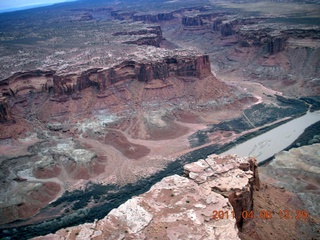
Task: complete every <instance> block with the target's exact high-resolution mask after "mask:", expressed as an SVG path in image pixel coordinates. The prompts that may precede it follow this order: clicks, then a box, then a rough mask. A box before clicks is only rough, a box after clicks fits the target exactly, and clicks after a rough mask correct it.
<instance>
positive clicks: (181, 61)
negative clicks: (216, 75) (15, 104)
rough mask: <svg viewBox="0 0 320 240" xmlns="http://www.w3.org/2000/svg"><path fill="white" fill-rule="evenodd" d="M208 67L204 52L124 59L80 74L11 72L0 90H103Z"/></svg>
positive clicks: (198, 73)
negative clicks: (125, 82)
mask: <svg viewBox="0 0 320 240" xmlns="http://www.w3.org/2000/svg"><path fill="white" fill-rule="evenodd" d="M210 71H211V70H210V61H209V57H208V55H200V56H186V57H182V56H172V57H169V56H168V57H165V58H163V59H162V60H159V61H156V62H136V61H124V62H122V63H120V64H119V65H115V66H113V67H111V68H109V69H102V68H94V69H89V70H87V71H84V72H82V73H80V74H79V73H73V74H68V75H59V74H57V73H56V72H55V71H50V72H46V71H33V72H25V73H21V74H15V75H13V76H11V77H10V78H8V79H6V80H4V81H3V83H6V84H2V85H3V86H4V87H3V88H2V89H1V90H2V92H3V95H4V94H7V95H9V96H11V97H13V96H15V97H17V96H19V95H24V94H26V93H29V92H30V91H32V92H33V93H36V92H50V91H51V90H53V92H54V95H55V96H56V97H58V96H61V95H70V96H71V95H72V94H76V93H78V92H80V91H81V90H83V89H85V88H88V87H98V90H99V91H104V90H106V89H107V88H110V87H111V86H112V85H114V84H116V83H118V82H121V81H124V80H130V79H131V80H136V81H140V82H144V83H148V82H150V81H152V80H154V79H162V80H163V79H166V78H168V77H170V76H175V77H197V78H201V77H205V76H208V75H210V74H211V73H210ZM35 73H36V74H35ZM21 82H22V84H21ZM7 89H10V91H9V90H7ZM74 97H76V95H74ZM61 99H62V98H61ZM56 100H57V99H56ZM5 106H7V105H5V101H4V100H3V113H1V114H2V115H3V118H4V117H5V116H8V117H9V115H8V111H7V110H5V109H7V107H5ZM2 115H1V116H2Z"/></svg>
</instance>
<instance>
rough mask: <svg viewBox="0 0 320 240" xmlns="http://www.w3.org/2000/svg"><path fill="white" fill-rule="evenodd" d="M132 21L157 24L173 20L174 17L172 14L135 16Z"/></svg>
mask: <svg viewBox="0 0 320 240" xmlns="http://www.w3.org/2000/svg"><path fill="white" fill-rule="evenodd" d="M132 19H133V21H144V22H151V23H155V22H162V21H170V20H173V19H174V15H173V13H172V12H168V13H156V14H135V15H134V16H133V18H132Z"/></svg>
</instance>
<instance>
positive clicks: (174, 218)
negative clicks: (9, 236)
mask: <svg viewBox="0 0 320 240" xmlns="http://www.w3.org/2000/svg"><path fill="white" fill-rule="evenodd" d="M184 169H185V174H186V175H187V177H181V176H178V175H173V176H170V177H166V178H164V179H162V180H161V181H160V182H158V183H157V184H155V185H154V186H153V187H151V189H150V190H149V191H148V192H146V193H144V194H142V195H139V196H136V197H133V198H132V199H130V200H128V201H127V202H125V203H124V204H122V205H120V206H119V207H118V208H116V209H113V210H112V211H111V212H110V213H109V214H108V215H107V216H106V217H105V218H103V219H101V220H97V221H95V222H94V223H86V224H83V225H79V226H76V227H70V228H67V229H61V230H59V231H58V232H56V233H55V234H49V235H47V236H41V237H37V238H35V239H42V240H43V239H65V238H68V239H72V238H77V239H120V238H121V239H124V238H125V239H127V238H128V239H157V238H158V239H240V238H239V237H238V233H239V231H242V229H243V228H244V227H249V226H250V221H251V219H250V218H247V219H243V217H242V215H243V214H242V212H244V211H248V212H250V211H252V210H253V199H252V194H253V191H254V189H255V188H259V177H258V172H257V164H256V160H255V159H254V158H238V157H236V156H230V155H227V156H216V155H211V156H209V157H208V158H207V159H205V160H203V159H201V160H199V161H197V162H194V163H191V164H187V165H186V166H185V167H184ZM227 197H228V198H227ZM228 199H229V200H228ZM235 225H236V226H237V227H238V229H237V227H235Z"/></svg>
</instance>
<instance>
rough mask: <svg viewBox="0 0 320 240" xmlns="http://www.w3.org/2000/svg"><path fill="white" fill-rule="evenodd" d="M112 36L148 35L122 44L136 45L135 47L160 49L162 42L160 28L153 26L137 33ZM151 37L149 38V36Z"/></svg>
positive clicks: (122, 33) (121, 33)
mask: <svg viewBox="0 0 320 240" xmlns="http://www.w3.org/2000/svg"><path fill="white" fill-rule="evenodd" d="M113 35H114V36H119V35H131V36H132V35H136V36H139V35H149V36H142V37H141V38H138V39H137V40H133V41H126V42H124V43H127V44H137V45H150V46H154V47H160V44H161V42H162V40H163V36H162V31H161V27H160V26H153V27H148V28H147V29H144V30H139V31H130V32H116V33H114V34H113ZM150 35H151V36H150Z"/></svg>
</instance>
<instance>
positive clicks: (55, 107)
mask: <svg viewBox="0 0 320 240" xmlns="http://www.w3.org/2000/svg"><path fill="white" fill-rule="evenodd" d="M210 71H211V70H210V61H209V58H208V56H207V55H194V56H192V55H191V56H190V55H186V56H181V55H180V56H179V55H173V56H165V57H163V58H162V59H159V60H158V61H154V62H148V61H140V62H138V61H134V60H127V61H124V62H122V63H120V64H118V65H115V66H113V67H111V68H106V69H103V68H92V69H89V70H86V71H84V72H80V73H69V74H66V75H63V74H61V73H59V72H58V71H40V70H38V71H33V72H24V73H19V74H14V75H12V76H11V77H9V78H7V79H5V80H3V81H2V82H1V83H2V84H1V85H2V86H1V92H2V96H3V98H2V99H3V100H2V105H1V106H2V108H1V109H2V111H1V119H2V120H3V121H7V122H8V121H10V119H12V115H11V112H12V113H13V114H14V115H16V116H17V117H18V118H21V117H22V118H28V115H29V114H30V112H33V114H35V116H36V117H37V118H38V119H42V121H50V118H51V117H52V114H55V112H56V111H58V112H61V111H63V110H62V109H63V107H62V106H60V105H59V103H64V102H68V101H69V100H73V101H78V102H79V103H80V102H82V103H83V104H84V105H83V107H82V106H81V105H80V106H79V105H78V107H77V108H69V110H67V112H69V113H76V112H77V111H80V112H81V111H84V110H85V109H84V107H85V106H88V105H86V103H87V100H88V97H89V98H93V100H92V101H91V103H93V104H95V105H96V107H94V106H93V110H94V109H95V108H98V109H99V108H101V107H102V105H103V104H105V106H111V105H113V106H117V105H119V104H121V103H122V102H123V101H126V105H133V104H135V103H139V104H141V103H143V102H144V103H146V104H147V103H148V102H149V103H150V101H156V102H161V101H162V100H163V97H165V98H167V99H171V101H173V100H174V99H175V98H179V97H180V98H181V97H182V98H184V97H188V94H189V95H191V96H192V95H194V94H195V95H194V97H197V96H199V94H200V92H201V91H202V95H203V96H204V97H205V98H212V97H213V96H211V97H210V96H209V93H210V92H212V91H219V92H220V93H219V94H222V95H221V96H223V95H224V94H226V89H227V87H226V86H225V85H224V84H222V83H221V82H219V81H217V80H216V79H215V78H214V77H213V76H212V75H211V72H210ZM203 84H212V88H211V89H210V91H208V90H209V89H207V90H204V91H203V90H201V87H203ZM197 89H198V90H197ZM190 91H192V92H193V93H192V92H190ZM89 92H90V94H89ZM206 92H208V93H207V94H205V93H206ZM88 94H89V95H90V96H88ZM219 94H218V95H219ZM218 95H216V96H214V97H213V98H217V97H218ZM103 99H107V101H106V102H105V101H104V100H103ZM40 102H44V103H45V105H46V107H48V108H50V109H51V112H48V111H46V109H47V108H46V107H45V106H41V107H40V108H39V107H38V106H37V105H39V104H40ZM104 102H105V103H104ZM74 103H75V102H74ZM72 104H73V103H72ZM9 106H10V107H9ZM22 106H23V107H24V108H25V109H30V112H28V111H26V112H25V111H22V112H21V111H20V110H19V109H20V108H21V107H22ZM61 107H62V108H61ZM31 108H32V110H31ZM79 108H80V109H79ZM81 109H82V110H81ZM58 112H57V113H56V114H57V115H59V113H58ZM65 114H67V113H65ZM65 114H64V115H65ZM50 116H51V117H50Z"/></svg>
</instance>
